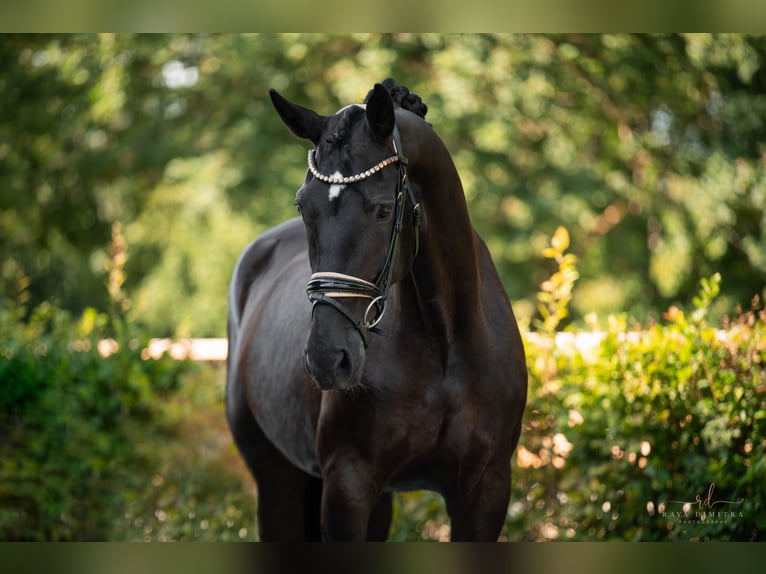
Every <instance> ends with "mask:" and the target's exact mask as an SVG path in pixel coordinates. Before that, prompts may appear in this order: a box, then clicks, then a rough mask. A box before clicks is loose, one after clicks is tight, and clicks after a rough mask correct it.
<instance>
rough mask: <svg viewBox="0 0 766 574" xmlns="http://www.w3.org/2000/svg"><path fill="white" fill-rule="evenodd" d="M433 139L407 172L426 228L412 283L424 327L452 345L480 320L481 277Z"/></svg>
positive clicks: (455, 185)
mask: <svg viewBox="0 0 766 574" xmlns="http://www.w3.org/2000/svg"><path fill="white" fill-rule="evenodd" d="M433 138H434V140H435V141H433V142H430V145H429V148H428V153H427V154H422V157H420V158H418V159H419V160H420V161H419V162H415V163H414V164H413V166H412V169H411V171H410V177H411V178H412V182H413V184H415V185H416V186H417V189H418V190H419V192H420V197H419V200H420V202H421V204H422V206H423V209H424V212H425V222H426V229H425V230H424V231H425V233H421V242H420V252H419V254H418V256H417V258H416V260H415V262H414V264H413V267H412V273H411V279H412V282H413V286H414V287H415V289H414V292H415V295H416V297H417V299H418V306H419V307H420V312H421V314H422V315H423V316H424V318H425V319H426V322H428V323H430V324H432V325H438V326H440V328H442V329H443V330H444V331H445V332H446V334H447V335H448V336H449V337H450V338H451V339H452V338H453V337H456V336H457V337H460V336H461V332H462V333H464V334H465V335H469V334H470V333H471V331H472V329H471V326H472V324H473V323H474V321H476V320H477V319H478V318H479V317H480V313H479V312H478V311H479V310H478V308H477V307H478V305H479V302H480V293H479V288H480V272H479V264H478V256H477V253H476V246H475V243H474V231H473V227H472V226H471V220H470V217H469V214H468V207H467V205H466V202H465V195H464V193H463V187H462V184H461V183H460V178H459V176H458V173H457V170H456V168H455V165H454V163H453V162H452V158H451V157H450V155H449V153H448V151H447V149H446V148H445V147H444V144H443V143H442V142H441V140H439V139H438V138H436V136H435V135H434V136H433Z"/></svg>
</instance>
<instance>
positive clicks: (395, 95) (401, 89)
mask: <svg viewBox="0 0 766 574" xmlns="http://www.w3.org/2000/svg"><path fill="white" fill-rule="evenodd" d="M381 84H383V87H384V88H386V89H387V90H388V93H390V94H391V99H392V100H394V104H396V105H398V106H399V107H400V108H403V109H405V110H409V111H411V112H412V113H414V114H417V115H419V116H420V117H421V118H425V117H426V113H427V112H428V106H427V105H425V104H424V103H423V100H421V99H420V96H419V95H417V94H415V93H413V92H410V90H409V89H408V88H407V86H402V85H401V84H398V83H397V82H396V80H394V79H393V78H387V79H385V80H383V81H382V82H381ZM371 95H372V90H370V91H369V92H367V97H366V98H364V103H365V104H366V103H367V100H368V99H370V96H371Z"/></svg>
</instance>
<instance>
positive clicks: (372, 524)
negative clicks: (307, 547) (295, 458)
mask: <svg viewBox="0 0 766 574" xmlns="http://www.w3.org/2000/svg"><path fill="white" fill-rule="evenodd" d="M372 484H373V483H372V481H371V476H370V474H369V473H367V472H364V471H360V469H357V468H354V467H353V466H349V467H346V468H344V469H343V470H336V471H332V472H326V473H325V476H324V491H323V493H322V538H323V539H324V540H326V541H334V542H341V541H345V542H364V541H365V540H367V536H368V531H369V533H370V534H373V535H375V536H376V537H379V536H380V532H381V530H382V523H383V522H385V519H386V515H385V510H386V507H385V499H386V498H388V504H389V507H390V501H391V499H390V496H388V495H383V497H382V498H380V495H379V493H377V492H375V489H374V488H373V486H372ZM379 499H380V500H382V501H383V502H382V506H381V507H380V508H381V510H379V511H378V512H377V513H376V515H377V516H375V517H374V520H372V521H371V520H370V518H371V515H372V513H373V509H374V508H376V506H377V504H378V501H379ZM389 521H390V517H389ZM387 531H388V529H387V528H386V534H387Z"/></svg>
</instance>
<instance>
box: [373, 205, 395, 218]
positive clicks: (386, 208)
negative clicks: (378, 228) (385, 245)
mask: <svg viewBox="0 0 766 574" xmlns="http://www.w3.org/2000/svg"><path fill="white" fill-rule="evenodd" d="M393 211H394V207H393V206H392V205H379V206H378V212H377V213H376V214H375V216H376V217H377V218H378V221H386V220H387V219H388V218H389V217H391V214H392V213H393Z"/></svg>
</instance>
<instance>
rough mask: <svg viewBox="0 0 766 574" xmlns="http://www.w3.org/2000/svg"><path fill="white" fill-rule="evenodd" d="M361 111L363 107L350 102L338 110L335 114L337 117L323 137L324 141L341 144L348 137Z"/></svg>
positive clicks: (335, 144)
mask: <svg viewBox="0 0 766 574" xmlns="http://www.w3.org/2000/svg"><path fill="white" fill-rule="evenodd" d="M363 113H364V108H363V107H362V106H360V105H358V104H351V105H349V106H346V107H345V108H341V109H340V110H338V112H337V113H336V114H335V116H336V117H338V116H339V119H338V121H337V123H336V124H335V125H334V127H333V128H332V129H331V131H330V133H329V134H328V135H327V136H326V137H325V142H327V143H328V144H331V145H333V146H340V145H342V144H343V143H344V142H345V141H346V139H347V138H348V137H349V134H350V133H351V128H352V127H353V125H354V123H355V121H356V119H357V118H358V117H359V116H360V115H362V114H363Z"/></svg>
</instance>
